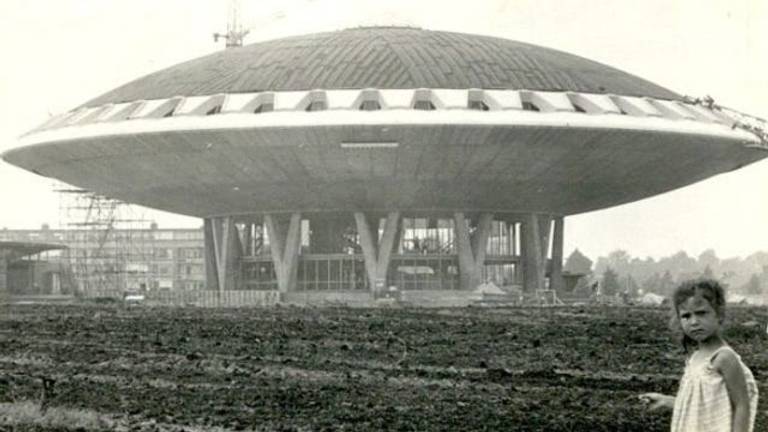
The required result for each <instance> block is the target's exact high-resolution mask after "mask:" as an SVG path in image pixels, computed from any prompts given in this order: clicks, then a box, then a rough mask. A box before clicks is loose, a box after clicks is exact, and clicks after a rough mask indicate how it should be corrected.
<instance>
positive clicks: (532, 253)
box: [521, 214, 544, 293]
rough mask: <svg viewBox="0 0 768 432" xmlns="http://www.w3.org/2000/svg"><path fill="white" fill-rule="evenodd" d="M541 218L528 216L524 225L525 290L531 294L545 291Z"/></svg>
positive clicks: (522, 239) (522, 236)
mask: <svg viewBox="0 0 768 432" xmlns="http://www.w3.org/2000/svg"><path fill="white" fill-rule="evenodd" d="M540 218H541V217H540V216H539V215H536V214H528V215H526V216H525V218H524V220H523V224H522V235H521V241H522V245H521V246H522V248H521V249H522V251H521V253H522V255H523V257H522V258H523V259H522V261H523V290H524V291H525V292H529V293H532V292H536V291H538V290H542V289H544V259H543V257H544V254H543V253H542V249H543V247H542V244H541V243H542V240H543V239H542V236H541V230H540V228H539V226H540V223H539V222H540Z"/></svg>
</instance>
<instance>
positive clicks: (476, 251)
mask: <svg viewBox="0 0 768 432" xmlns="http://www.w3.org/2000/svg"><path fill="white" fill-rule="evenodd" d="M453 222H454V227H455V233H456V249H457V252H458V255H459V278H460V281H461V289H465V290H473V289H475V288H477V286H478V285H480V284H481V283H483V266H484V265H485V253H486V249H487V247H488V237H489V236H490V234H491V223H492V222H493V214H492V213H483V214H481V215H480V219H479V220H478V223H477V228H476V229H475V232H474V233H472V234H471V235H470V232H469V225H468V224H467V219H466V218H465V217H464V213H454V214H453Z"/></svg>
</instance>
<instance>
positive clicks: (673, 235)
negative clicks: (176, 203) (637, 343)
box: [0, 0, 768, 259]
mask: <svg viewBox="0 0 768 432" xmlns="http://www.w3.org/2000/svg"><path fill="white" fill-rule="evenodd" d="M229 3H230V2H229V1H228V0H196V1H194V2H190V1H188V0H163V1H156V0H110V1H108V2H107V1H104V0H0V53H2V55H3V56H4V59H3V62H2V63H3V66H2V68H0V101H2V103H0V151H3V150H6V149H9V148H12V147H14V146H15V145H17V143H18V141H17V140H18V137H19V136H20V135H22V134H23V133H25V132H27V131H29V130H31V129H33V128H34V127H36V126H38V125H39V124H41V123H43V122H44V121H45V120H47V119H48V118H49V117H50V116H51V115H56V114H60V113H62V112H65V111H67V110H69V109H72V108H74V107H76V106H78V105H79V104H81V103H83V102H85V101H87V100H89V99H91V98H93V97H95V96H97V95H99V94H101V93H104V92H106V91H108V90H111V89H113V88H115V87H117V86H119V85H121V84H124V83H126V82H128V81H131V80H133V79H135V78H138V77H140V76H143V75H146V74H148V73H151V72H154V71H156V70H159V69H162V68H165V67H168V66H171V65H174V64H176V63H179V62H182V61H185V60H189V59H192V58H196V57H200V56H203V55H206V54H210V53H213V52H215V51H218V50H220V49H223V44H222V43H221V42H219V43H218V44H217V43H214V41H213V37H212V34H213V33H214V32H224V31H225V30H226V22H227V11H228V6H229ZM240 5H241V6H240V7H241V10H240V17H241V22H242V23H243V25H244V26H245V27H246V28H249V29H250V33H249V35H248V37H247V38H246V44H247V43H253V42H258V41H263V40H269V39H274V38H278V37H284V36H290V35H297V34H305V33H313V32H319V31H332V30H339V29H343V28H350V27H358V26H367V25H410V26H415V27H422V28H425V29H429V30H447V31H455V32H463V33H475V34H484V35H491V36H498V37H503V38H507V39H513V40H519V41H523V42H528V43H533V44H537V45H542V46H546V47H550V48H554V49H558V50H562V51H567V52H571V53H573V54H577V55H581V56H584V57H587V58H590V59H592V60H596V61H599V62H602V63H606V64H609V65H611V66H614V67H617V68H619V69H622V70H624V71H626V72H629V73H632V74H635V75H638V76H640V77H643V78H645V79H648V80H650V81H653V82H655V83H657V84H659V85H662V86H664V87H667V88H669V89H671V90H673V91H676V92H678V93H680V94H684V95H690V96H695V97H699V96H704V95H711V96H712V97H714V98H715V101H716V102H717V103H719V104H721V105H724V106H728V107H731V108H735V109H738V110H739V111H743V112H747V113H750V114H752V115H755V116H758V117H762V118H768V57H767V56H766V54H765V53H768V1H765V0H644V1H636V0H612V1H608V0H567V1H566V0H558V1H553V0H473V1H457V0H419V1H413V0H279V1H278V0H241V1H240ZM54 187H55V186H54V181H53V180H52V179H48V178H44V177H40V176H37V175H35V174H32V173H28V172H26V171H24V170H22V169H20V168H16V167H14V166H12V165H9V164H6V163H4V162H0V227H7V228H9V229H34V228H39V227H40V226H41V225H42V224H43V223H48V224H50V226H52V227H58V226H59V224H60V222H61V221H62V212H61V210H60V199H59V196H58V194H57V193H54V192H53V191H52V190H53V189H54ZM144 215H145V217H147V218H150V219H153V220H156V221H157V222H158V223H159V224H160V226H161V227H198V226H200V225H201V223H202V222H201V221H200V220H199V219H193V218H188V217H181V216H177V215H171V214H168V213H163V212H156V211H150V210H146V211H144ZM565 226H566V227H565V252H566V255H567V254H569V253H570V252H571V251H573V250H574V248H578V249H579V250H580V251H581V252H583V253H585V254H586V255H587V256H590V257H592V258H596V257H598V256H604V255H607V254H608V253H609V252H611V251H613V250H616V249H622V250H625V251H627V252H629V253H630V255H632V256H636V257H640V258H645V257H649V256H650V257H653V258H656V259H658V258H660V257H663V256H668V255H671V254H674V253H676V252H678V251H681V250H682V251H685V252H686V253H688V254H689V255H691V256H694V257H695V256H698V255H699V254H700V253H702V252H703V251H705V250H707V249H714V250H715V251H716V252H717V254H718V256H719V257H721V258H728V257H737V256H738V257H746V256H748V255H750V254H752V253H754V252H756V251H760V250H763V251H768V160H763V161H761V162H758V163H756V164H753V165H750V166H747V167H745V168H742V169H740V170H737V171H735V172H731V173H727V174H722V175H719V176H716V177H713V178H710V179H708V180H705V181H703V182H700V183H697V184H695V185H691V186H688V187H685V188H682V189H678V190H676V191H673V192H669V193H666V194H663V195H658V196H656V197H652V198H648V199H644V200H642V201H637V202H634V203H630V204H625V205H622V206H617V207H613V208H610V209H604V210H600V211H595V212H590V213H584V214H580V215H575V216H569V217H567V218H566V222H565Z"/></svg>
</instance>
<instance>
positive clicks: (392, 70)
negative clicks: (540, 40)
mask: <svg viewBox="0 0 768 432" xmlns="http://www.w3.org/2000/svg"><path fill="white" fill-rule="evenodd" d="M363 88H378V89H410V88H445V89H467V88H480V89H525V90H538V91H574V92H582V93H593V94H616V95H625V96H647V97H652V98H657V99H673V100H681V99H682V98H681V96H680V95H678V94H676V93H674V92H672V91H670V90H667V89H665V88H663V87H660V86H658V85H655V84H653V83H651V82H649V81H646V80H644V79H641V78H638V77H636V76H634V75H631V74H628V73H626V72H622V71H620V70H618V69H615V68H612V67H610V66H607V65H604V64H601V63H597V62H594V61H591V60H588V59H585V58H583V57H579V56H575V55H572V54H568V53H565V52H562V51H556V50H553V49H549V48H543V47H540V46H536V45H531V44H526V43H521V42H515V41H511V40H506V39H500V38H495V37H488V36H478V35H470V34H462V33H452V32H444V31H429V30H423V29H417V28H410V27H363V28H354V29H347V30H342V31H335V32H328V33H317V34H310V35H303V36H295V37H288V38H284V39H277V40H271V41H266V42H259V43H254V44H251V45H247V46H244V47H241V48H236V49H228V50H224V51H220V52H217V53H214V54H211V55H208V56H205V57H201V58H198V59H195V60H191V61H188V62H184V63H181V64H178V65H176V66H172V67H170V68H167V69H164V70H161V71H158V72H155V73H152V74H150V75H147V76H145V77H142V78H139V79H137V80H135V81H132V82H130V83H128V84H126V85H123V86H121V87H118V88H116V89H115V90H112V91H110V92H108V93H106V94H104V95H102V96H99V97H97V98H95V99H93V100H91V101H89V102H87V103H86V104H85V105H84V106H99V105H104V104H107V103H120V102H129V101H135V100H149V99H164V98H170V97H174V96H186V97H189V96H203V95H212V94H217V93H246V92H259V91H294V90H312V89H363Z"/></svg>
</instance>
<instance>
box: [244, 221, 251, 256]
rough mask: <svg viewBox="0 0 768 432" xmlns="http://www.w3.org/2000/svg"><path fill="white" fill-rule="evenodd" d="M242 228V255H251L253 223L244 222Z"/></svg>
mask: <svg viewBox="0 0 768 432" xmlns="http://www.w3.org/2000/svg"><path fill="white" fill-rule="evenodd" d="M243 229H244V230H245V232H243V255H245V256H253V224H252V223H251V222H246V223H245V227H244V228H243Z"/></svg>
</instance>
